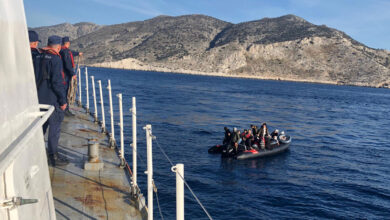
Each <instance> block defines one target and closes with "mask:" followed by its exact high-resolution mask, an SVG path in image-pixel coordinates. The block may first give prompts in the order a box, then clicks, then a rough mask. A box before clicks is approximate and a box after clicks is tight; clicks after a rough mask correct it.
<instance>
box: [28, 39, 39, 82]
mask: <svg viewBox="0 0 390 220" xmlns="http://www.w3.org/2000/svg"><path fill="white" fill-rule="evenodd" d="M28 38H29V40H30V49H31V56H32V62H33V66H34V73H35V80H37V76H38V72H39V60H40V54H41V50H40V49H39V48H38V44H39V42H41V41H40V40H39V36H38V34H37V32H35V31H28Z"/></svg>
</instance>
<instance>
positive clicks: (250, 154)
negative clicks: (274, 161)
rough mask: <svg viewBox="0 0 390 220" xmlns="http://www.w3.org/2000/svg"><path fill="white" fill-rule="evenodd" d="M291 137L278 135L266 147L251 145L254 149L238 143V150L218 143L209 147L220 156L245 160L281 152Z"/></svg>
mask: <svg viewBox="0 0 390 220" xmlns="http://www.w3.org/2000/svg"><path fill="white" fill-rule="evenodd" d="M291 140H292V138H291V137H290V136H288V135H280V136H279V137H278V141H276V140H271V141H270V143H269V144H268V145H267V148H266V149H264V150H263V149H258V148H257V146H256V145H254V146H253V147H254V148H255V149H251V150H246V149H245V146H244V145H239V146H238V150H237V152H236V150H235V148H233V147H231V146H226V145H220V146H219V147H217V146H218V145H216V146H214V147H212V148H210V149H209V153H210V151H212V152H213V153H217V152H218V153H221V156H222V157H233V158H236V159H237V160H245V159H251V158H260V157H266V156H271V155H275V154H279V153H282V152H284V151H286V150H287V149H288V148H289V146H290V143H291Z"/></svg>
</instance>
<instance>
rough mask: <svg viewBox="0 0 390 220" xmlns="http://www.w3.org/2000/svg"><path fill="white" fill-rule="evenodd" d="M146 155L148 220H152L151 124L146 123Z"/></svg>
mask: <svg viewBox="0 0 390 220" xmlns="http://www.w3.org/2000/svg"><path fill="white" fill-rule="evenodd" d="M144 129H145V130H146V156H147V171H146V174H147V175H148V220H153V159H152V138H153V136H152V125H146V127H144Z"/></svg>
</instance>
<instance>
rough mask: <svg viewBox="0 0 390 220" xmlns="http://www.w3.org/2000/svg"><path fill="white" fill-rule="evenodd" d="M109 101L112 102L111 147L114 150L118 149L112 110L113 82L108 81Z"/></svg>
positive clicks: (111, 111)
mask: <svg viewBox="0 0 390 220" xmlns="http://www.w3.org/2000/svg"><path fill="white" fill-rule="evenodd" d="M107 89H108V99H109V102H110V119H111V133H110V147H111V148H112V149H113V148H115V147H116V142H115V128H114V127H115V125H114V110H113V108H112V92H111V80H108V86H107Z"/></svg>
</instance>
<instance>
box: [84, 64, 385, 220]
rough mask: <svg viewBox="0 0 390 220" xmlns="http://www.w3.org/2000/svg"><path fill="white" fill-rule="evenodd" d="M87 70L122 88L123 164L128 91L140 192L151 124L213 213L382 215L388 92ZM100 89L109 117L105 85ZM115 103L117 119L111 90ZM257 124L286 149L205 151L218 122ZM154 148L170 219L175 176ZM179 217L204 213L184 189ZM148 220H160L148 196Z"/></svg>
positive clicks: (216, 137) (218, 135)
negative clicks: (264, 154)
mask: <svg viewBox="0 0 390 220" xmlns="http://www.w3.org/2000/svg"><path fill="white" fill-rule="evenodd" d="M88 70H89V71H88V72H89V74H90V75H94V76H95V79H97V80H98V79H101V80H102V82H103V85H104V88H105V87H106V86H107V79H111V83H112V87H113V92H114V94H117V93H123V101H124V112H125V118H124V123H125V148H126V150H125V151H126V157H127V159H128V161H129V162H130V163H131V158H132V156H131V148H130V146H129V144H130V142H131V132H132V131H131V116H130V112H129V108H130V107H131V97H132V96H135V97H137V111H138V125H139V127H138V138H139V143H138V148H139V150H138V151H139V155H140V157H141V159H142V160H139V175H138V179H139V185H140V188H141V191H142V192H143V193H144V194H146V175H145V174H144V173H143V171H144V170H145V169H146V163H145V162H146V148H145V132H144V130H142V127H143V126H145V125H146V124H148V123H150V124H152V127H153V134H154V135H155V136H157V141H158V142H159V143H160V145H161V146H162V147H163V148H164V149H165V151H166V152H167V154H168V155H169V157H170V158H171V159H172V160H173V161H174V163H184V165H185V178H186V180H187V181H188V183H189V184H190V186H191V187H192V188H193V190H194V191H195V193H196V194H197V196H198V197H199V199H200V200H201V201H202V203H203V204H204V205H205V206H206V208H207V209H208V211H209V212H210V214H211V216H212V217H213V218H214V219H245V220H249V219H320V218H321V219H322V218H324V219H390V143H389V141H390V114H389V112H390V111H389V110H390V90H388V89H374V88H362V87H350V86H333V85H322V84H309V83H295V82H281V81H264V80H251V79H234V78H222V77H206V76H195V75H182V74H173V73H158V72H143V71H128V70H115V69H104V68H88ZM83 75H84V74H83ZM82 79H85V77H83V78H82ZM82 83H84V82H82ZM103 91H104V92H105V94H104V95H105V104H106V105H107V106H106V115H107V116H106V117H107V118H108V96H107V90H106V89H104V90H103ZM84 100H85V98H84ZM114 106H115V110H116V113H115V114H116V115H115V117H116V120H117V121H118V120H119V119H118V116H117V114H118V100H117V98H116V97H115V96H114ZM92 108H93V105H92ZM98 110H99V114H100V107H99V109H98ZM262 122H267V123H268V124H269V125H270V127H271V128H279V129H280V130H284V131H286V133H288V134H290V135H291V136H292V137H293V143H292V145H291V148H290V150H289V151H287V152H285V153H283V154H281V155H277V156H273V157H269V158H265V159H256V160H247V161H235V160H224V159H221V158H220V156H219V155H209V154H208V153H207V150H208V148H209V147H210V146H212V145H215V144H218V143H220V142H221V141H222V139H223V126H229V127H233V126H236V127H238V128H240V129H244V128H248V127H249V125H250V124H257V125H260V123H262ZM107 127H108V128H109V125H107ZM116 131H117V134H116V135H119V133H118V132H119V130H118V129H117V130H116ZM117 139H119V138H117ZM153 144H154V145H153V157H154V158H153V159H154V161H153V163H154V180H155V182H156V185H157V187H158V196H159V200H160V204H161V208H162V213H163V216H164V218H165V219H175V215H176V212H175V205H176V204H175V183H176V182H175V175H174V173H172V172H171V167H170V164H169V162H168V161H167V160H166V159H165V157H164V156H163V155H162V153H161V152H160V151H159V149H158V147H157V145H156V142H154V143H153ZM185 215H186V219H207V216H206V215H205V214H204V212H203V211H202V209H201V208H200V206H199V205H198V204H197V203H196V202H195V201H194V199H193V198H192V196H191V194H190V193H189V191H188V190H187V191H186V198H185ZM154 216H155V219H160V216H159V213H158V209H157V203H156V201H155V203H154Z"/></svg>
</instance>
